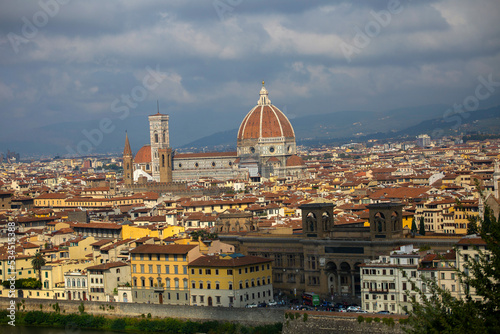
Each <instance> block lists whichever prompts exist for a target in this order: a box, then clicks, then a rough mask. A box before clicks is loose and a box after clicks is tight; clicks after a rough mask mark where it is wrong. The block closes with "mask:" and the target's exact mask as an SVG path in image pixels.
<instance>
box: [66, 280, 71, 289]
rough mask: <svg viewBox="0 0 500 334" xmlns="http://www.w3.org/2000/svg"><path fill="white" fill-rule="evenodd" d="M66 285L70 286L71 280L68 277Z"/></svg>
mask: <svg viewBox="0 0 500 334" xmlns="http://www.w3.org/2000/svg"><path fill="white" fill-rule="evenodd" d="M66 286H67V287H68V288H69V287H71V280H70V279H69V278H68V279H67V280H66Z"/></svg>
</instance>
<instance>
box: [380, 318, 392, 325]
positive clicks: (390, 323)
mask: <svg viewBox="0 0 500 334" xmlns="http://www.w3.org/2000/svg"><path fill="white" fill-rule="evenodd" d="M382 322H383V323H384V324H386V325H387V326H390V327H394V325H395V323H394V319H392V318H383V319H382Z"/></svg>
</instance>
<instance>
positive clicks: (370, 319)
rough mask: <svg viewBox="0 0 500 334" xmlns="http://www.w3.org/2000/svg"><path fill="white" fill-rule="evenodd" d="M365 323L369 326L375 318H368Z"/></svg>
mask: <svg viewBox="0 0 500 334" xmlns="http://www.w3.org/2000/svg"><path fill="white" fill-rule="evenodd" d="M365 321H366V323H367V324H371V322H372V321H373V318H366V319H365Z"/></svg>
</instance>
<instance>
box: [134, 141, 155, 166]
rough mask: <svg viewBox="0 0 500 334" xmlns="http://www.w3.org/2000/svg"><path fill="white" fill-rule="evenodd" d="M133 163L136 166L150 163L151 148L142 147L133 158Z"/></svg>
mask: <svg viewBox="0 0 500 334" xmlns="http://www.w3.org/2000/svg"><path fill="white" fill-rule="evenodd" d="M134 163H136V164H149V163H151V146H150V145H144V146H143V147H141V149H140V150H139V151H138V152H137V154H136V155H135V158H134Z"/></svg>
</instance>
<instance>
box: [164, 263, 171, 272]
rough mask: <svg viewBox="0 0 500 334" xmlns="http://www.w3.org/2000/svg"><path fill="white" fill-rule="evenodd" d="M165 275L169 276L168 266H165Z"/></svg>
mask: <svg viewBox="0 0 500 334" xmlns="http://www.w3.org/2000/svg"><path fill="white" fill-rule="evenodd" d="M165 274H170V266H169V265H168V264H167V265H165Z"/></svg>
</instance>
